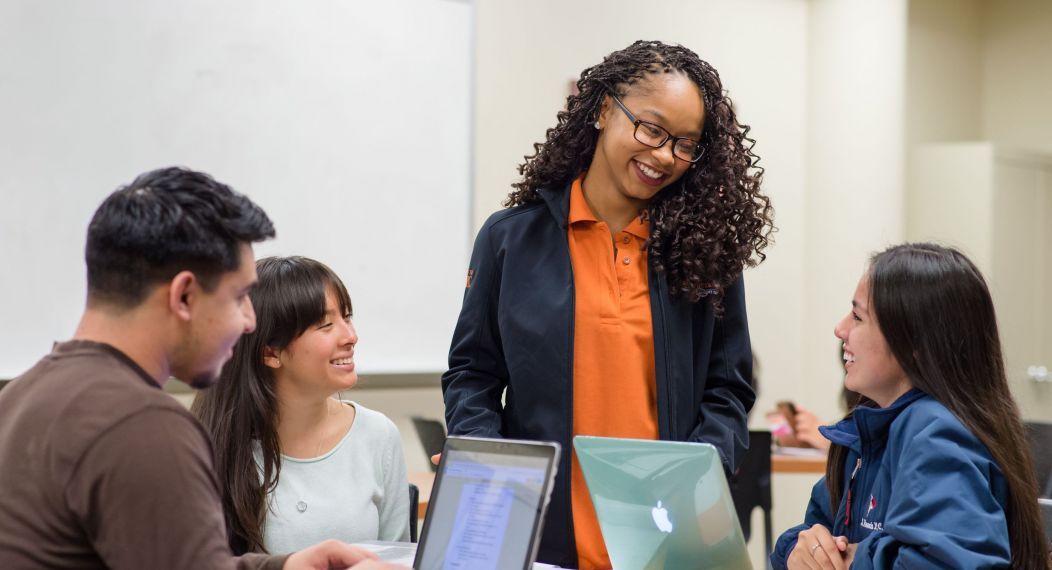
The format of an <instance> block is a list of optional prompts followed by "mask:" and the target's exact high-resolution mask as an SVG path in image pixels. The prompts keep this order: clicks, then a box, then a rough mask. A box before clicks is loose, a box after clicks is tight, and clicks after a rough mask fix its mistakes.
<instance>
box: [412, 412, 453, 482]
mask: <svg viewBox="0 0 1052 570" xmlns="http://www.w3.org/2000/svg"><path fill="white" fill-rule="evenodd" d="M412 420H413V428H414V429H416V436H417V437H418V438H420V444H421V445H422V446H423V448H424V453H426V454H427V458H428V460H427V464H428V465H431V471H438V466H436V465H432V464H431V456H432V455H435V454H437V453H442V447H443V446H444V445H446V424H444V423H442V422H440V421H438V420H432V419H428V418H422V417H420V416H413V418H412Z"/></svg>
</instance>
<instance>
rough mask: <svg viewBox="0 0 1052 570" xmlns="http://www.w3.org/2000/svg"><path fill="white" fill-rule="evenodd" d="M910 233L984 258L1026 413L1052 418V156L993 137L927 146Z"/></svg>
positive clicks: (915, 156) (913, 190) (913, 174)
mask: <svg viewBox="0 0 1052 570" xmlns="http://www.w3.org/2000/svg"><path fill="white" fill-rule="evenodd" d="M906 235H907V238H908V239H909V240H910V241H936V242H939V243H943V244H948V245H954V246H957V247H959V248H960V249H961V250H962V251H964V252H965V253H967V254H968V255H969V256H970V257H971V258H972V259H973V260H974V261H975V263H976V264H977V265H978V266H979V268H980V269H981V270H982V272H983V275H985V276H986V279H987V282H988V283H989V284H990V289H991V292H992V294H993V297H994V303H995V306H996V309H997V317H998V323H999V327H1000V332H1001V342H1002V343H1003V344H1004V350H1005V360H1006V365H1007V367H1008V379H1009V382H1011V384H1012V390H1013V393H1014V394H1015V396H1016V399H1017V401H1018V402H1019V404H1020V407H1021V408H1022V411H1023V415H1024V417H1027V418H1030V419H1044V420H1052V374H1047V375H1046V376H1045V377H1044V379H1041V373H1040V372H1041V367H1044V369H1045V370H1046V371H1047V370H1048V369H1052V156H1046V155H1039V154H1033V153H1026V152H1019V151H1014V150H1009V149H1004V148H1001V147H998V146H996V145H994V144H992V143H985V142H977V143H942V144H926V145H919V146H918V147H916V148H915V149H914V151H913V152H912V154H911V157H910V162H909V180H908V184H907V197H906ZM961 310H962V311H965V310H968V307H961Z"/></svg>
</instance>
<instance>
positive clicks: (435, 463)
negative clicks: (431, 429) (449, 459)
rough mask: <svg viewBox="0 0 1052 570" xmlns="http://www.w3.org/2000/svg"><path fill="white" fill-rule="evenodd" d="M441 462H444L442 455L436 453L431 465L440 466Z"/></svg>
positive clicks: (432, 457)
mask: <svg viewBox="0 0 1052 570" xmlns="http://www.w3.org/2000/svg"><path fill="white" fill-rule="evenodd" d="M440 461H442V454H441V453H436V454H434V455H432V456H431V465H438V464H439V462H440Z"/></svg>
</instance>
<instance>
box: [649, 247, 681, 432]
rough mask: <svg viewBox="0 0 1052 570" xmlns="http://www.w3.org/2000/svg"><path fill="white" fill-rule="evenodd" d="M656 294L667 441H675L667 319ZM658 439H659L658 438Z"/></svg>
mask: <svg viewBox="0 0 1052 570" xmlns="http://www.w3.org/2000/svg"><path fill="white" fill-rule="evenodd" d="M647 265H648V266H649V265H650V256H647ZM647 270H648V271H649V267H648V268H647ZM660 287H661V285H660V284H658V288H659V289H660ZM658 293H659V295H658V297H659V298H658V313H660V314H661V333H662V343H661V352H662V353H663V354H664V355H665V407H666V409H667V410H668V439H670V440H675V439H677V438H676V435H675V434H676V429H675V428H676V409H675V406H673V405H672V400H673V398H672V389H673V386H672V369H671V365H670V362H671V359H670V358H669V354H668V345H669V342H668V319H667V318H666V316H665V304H664V303H662V302H661V297H662V295H660V293H661V291H658ZM651 314H653V309H651ZM654 340H655V341H656V340H657V339H654ZM659 439H660V437H659Z"/></svg>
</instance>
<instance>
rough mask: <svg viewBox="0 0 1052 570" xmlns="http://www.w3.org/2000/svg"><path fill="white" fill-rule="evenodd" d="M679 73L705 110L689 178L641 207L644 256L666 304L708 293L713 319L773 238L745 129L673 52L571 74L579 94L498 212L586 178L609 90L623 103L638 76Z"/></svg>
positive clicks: (658, 50)
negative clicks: (698, 154) (699, 152)
mask: <svg viewBox="0 0 1052 570" xmlns="http://www.w3.org/2000/svg"><path fill="white" fill-rule="evenodd" d="M660 73H682V74H684V75H685V76H687V77H688V78H690V80H691V81H693V82H694V84H695V85H696V86H697V87H698V90H699V91H700V92H701V94H702V97H703V99H704V104H705V123H704V125H703V127H702V135H701V144H702V147H703V148H704V149H705V151H704V155H703V156H702V158H701V160H700V161H699V162H698V163H696V165H695V166H696V167H695V168H690V169H688V170H687V172H686V173H685V174H684V175H683V176H682V177H681V178H680V179H679V180H677V181H676V182H675V183H674V184H672V185H671V186H669V187H668V188H665V189H664V190H662V191H661V192H660V193H659V194H658V195H657V196H655V197H654V199H653V200H652V201H651V202H650V204H649V205H648V207H647V212H646V214H647V216H648V217H649V220H650V238H649V240H648V241H647V255H648V257H649V258H650V259H651V260H652V262H653V263H654V267H655V268H656V269H657V270H658V271H663V272H665V273H666V274H667V278H668V281H669V285H670V286H671V290H672V291H673V293H674V295H675V296H677V297H679V298H683V299H687V300H689V301H691V302H696V301H698V300H699V299H700V298H701V297H702V296H703V295H705V293H706V292H707V291H710V290H715V293H716V294H715V295H711V296H710V300H711V302H712V303H713V306H714V308H715V309H716V313H717V314H722V300H723V292H724V289H725V288H726V287H727V286H729V285H730V284H731V283H733V282H734V280H735V279H737V278H738V276H739V275H740V274H741V271H742V269H744V268H745V267H752V266H755V265H757V264H758V263H760V262H762V261H763V260H764V259H765V257H766V255H765V254H764V253H763V250H764V249H765V248H766V247H767V245H768V240H769V236H770V233H771V232H772V231H773V230H774V225H773V215H774V212H773V210H772V208H771V201H770V199H769V198H768V197H767V196H765V195H763V194H762V193H761V192H760V182H761V179H762V177H763V169H762V168H760V167H759V166H758V162H759V157H757V156H756V154H754V153H753V151H752V148H753V145H754V144H755V141H754V140H753V139H751V138H749V136H748V133H749V126H748V125H743V124H741V123H739V122H738V120H737V117H736V115H735V112H734V106H733V104H732V102H731V99H730V97H728V96H727V93H726V92H725V91H724V89H723V84H722V82H721V81H720V76H719V74H718V73H717V72H716V70H715V69H713V67H712V66H711V65H709V64H708V63H707V62H705V61H703V60H702V59H701V58H699V57H698V55H697V54H696V53H694V52H693V51H691V50H689V49H687V48H685V47H683V46H679V45H669V44H665V43H662V42H656V41H637V42H635V43H634V44H632V45H630V46H628V47H627V48H625V49H623V50H620V51H616V52H614V53H612V54H610V55H608V56H606V57H605V58H604V59H603V61H602V62H601V63H599V64H598V65H595V66H593V67H589V68H588V69H585V70H584V71H583V72H581V77H580V79H579V80H578V81H577V88H578V91H579V93H578V94H575V95H571V96H570V97H569V98H567V100H566V108H565V109H563V110H562V111H560V112H559V113H558V115H557V121H558V123H557V124H556V126H555V127H553V128H551V129H548V131H547V133H546V136H545V141H544V142H543V143H536V144H534V145H533V146H534V154H533V155H531V156H527V157H525V162H524V163H523V164H522V165H520V166H519V174H521V175H522V180H521V181H520V182H518V183H516V184H514V185H513V186H514V188H515V190H514V191H513V192H512V193H511V194H510V195H509V196H508V198H507V200H505V202H504V205H505V206H516V205H521V204H532V203H536V202H539V201H541V200H542V198H541V197H540V194H539V193H538V190H540V189H543V188H547V189H559V190H561V189H562V188H564V187H566V186H567V185H568V184H569V183H570V182H572V181H573V180H574V179H575V178H576V177H577V176H579V175H580V174H581V173H582V172H584V171H585V170H587V169H588V166H589V165H590V164H591V162H592V157H593V155H594V154H595V149H596V143H597V141H598V140H599V131H597V130H596V129H594V128H592V126H591V125H592V123H594V122H595V121H596V119H597V118H598V116H599V111H600V109H601V107H602V104H603V100H604V99H605V98H606V97H607V96H608V95H610V89H613V90H615V91H616V94H617V95H618V96H623V95H625V94H626V93H627V91H628V90H629V89H630V88H631V87H632V86H633V85H634V84H636V83H638V82H639V81H641V80H643V79H645V78H646V77H647V76H650V75H653V74H660Z"/></svg>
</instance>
